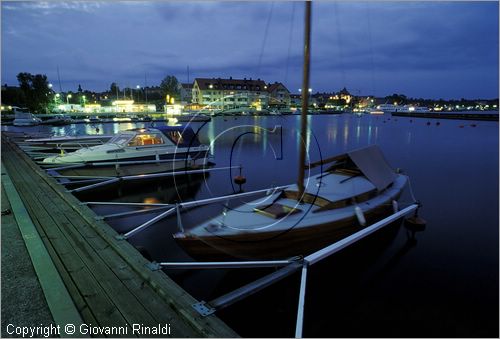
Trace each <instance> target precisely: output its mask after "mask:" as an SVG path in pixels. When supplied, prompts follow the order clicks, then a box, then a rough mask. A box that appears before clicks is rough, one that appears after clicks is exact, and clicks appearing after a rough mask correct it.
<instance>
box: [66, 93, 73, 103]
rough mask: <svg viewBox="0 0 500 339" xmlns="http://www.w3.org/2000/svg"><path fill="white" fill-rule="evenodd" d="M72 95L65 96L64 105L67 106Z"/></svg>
mask: <svg viewBox="0 0 500 339" xmlns="http://www.w3.org/2000/svg"><path fill="white" fill-rule="evenodd" d="M71 97H72V95H71V94H68V95H66V104H67V105H69V98H71Z"/></svg>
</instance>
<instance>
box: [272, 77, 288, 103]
mask: <svg viewBox="0 0 500 339" xmlns="http://www.w3.org/2000/svg"><path fill="white" fill-rule="evenodd" d="M267 92H268V93H269V106H275V105H276V106H285V107H289V106H290V91H289V90H288V89H287V88H286V87H285V85H283V84H282V83H281V82H275V83H274V84H268V85H267Z"/></svg>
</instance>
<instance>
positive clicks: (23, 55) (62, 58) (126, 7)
mask: <svg viewBox="0 0 500 339" xmlns="http://www.w3.org/2000/svg"><path fill="white" fill-rule="evenodd" d="M1 8H2V15H1V16H2V75H1V77H2V84H5V83H7V84H9V85H17V79H16V75H17V74H18V73H19V72H30V73H36V74H38V73H42V74H46V75H47V76H48V78H49V81H50V82H51V83H53V84H54V89H56V90H59V82H58V78H57V67H59V73H60V78H61V85H62V90H63V91H69V90H72V91H76V89H77V87H78V84H81V86H82V88H83V89H89V90H95V91H104V90H107V89H109V87H110V84H111V82H116V83H118V85H119V86H120V87H125V86H130V87H135V86H136V85H141V86H143V85H144V84H145V74H146V78H147V85H149V86H152V85H159V83H160V82H161V80H162V79H163V78H164V77H165V76H166V75H169V74H172V75H175V76H176V77H177V78H178V79H179V81H181V82H187V76H188V75H187V67H188V66H189V69H190V74H189V78H190V81H193V79H194V78H196V77H221V78H223V77H229V76H232V77H233V78H244V77H246V78H253V79H256V78H260V79H263V80H265V81H266V82H274V81H279V82H283V83H284V84H285V85H286V86H287V87H288V88H289V90H290V91H291V92H292V93H298V88H300V86H301V78H302V51H303V42H302V40H303V29H304V27H303V26H304V24H303V17H304V4H303V3H302V2H274V3H272V2H165V1H151V2H148V1H135V2H133V1H127V2H117V1H106V2H80V1H74V2H62V1H55V2H11V1H2V3H1ZM498 20H499V18H498V2H313V21H312V32H313V33H312V43H311V44H312V62H311V69H312V72H311V87H312V89H313V92H316V91H320V92H323V91H325V92H329V91H338V90H340V89H341V88H342V87H344V86H345V87H347V89H348V90H349V91H350V92H351V93H353V94H355V95H358V94H362V95H371V94H374V95H377V96H386V95H390V94H392V93H402V94H405V95H407V96H410V97H424V98H436V99H437V98H445V99H451V98H458V99H459V98H462V97H464V98H470V99H472V98H497V97H498V90H499V89H498V82H499V79H498V74H499V68H498V67H499V60H498V49H499V46H498V40H499V36H498V30H499V28H498V24H499V23H498Z"/></svg>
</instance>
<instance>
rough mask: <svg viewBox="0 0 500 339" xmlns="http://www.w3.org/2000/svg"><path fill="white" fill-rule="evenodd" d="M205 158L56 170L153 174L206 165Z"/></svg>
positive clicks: (82, 173)
mask: <svg viewBox="0 0 500 339" xmlns="http://www.w3.org/2000/svg"><path fill="white" fill-rule="evenodd" d="M207 164H208V159H207V158H199V159H196V160H193V159H190V160H187V161H186V159H178V160H171V161H165V162H150V163H144V164H110V165H99V164H98V163H96V164H87V165H86V166H84V167H76V168H67V169H64V168H61V169H58V170H57V172H58V173H59V174H61V175H67V176H111V177H122V176H129V175H142V174H155V173H162V172H171V171H178V170H183V169H191V168H197V167H201V166H206V165H207Z"/></svg>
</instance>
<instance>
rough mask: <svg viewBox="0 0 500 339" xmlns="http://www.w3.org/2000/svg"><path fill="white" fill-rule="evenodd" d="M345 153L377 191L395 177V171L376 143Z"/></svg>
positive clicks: (382, 188)
mask: <svg viewBox="0 0 500 339" xmlns="http://www.w3.org/2000/svg"><path fill="white" fill-rule="evenodd" d="M347 155H349V157H350V158H351V160H352V161H353V162H354V163H355V164H356V166H358V168H359V169H360V170H361V172H363V174H364V175H365V177H366V178H367V179H368V180H370V181H371V183H372V184H373V185H375V187H376V188H377V190H378V191H382V190H384V189H385V188H386V187H387V186H389V185H390V184H391V183H392V182H394V180H395V179H396V176H397V175H396V172H395V171H394V170H393V169H392V168H391V166H389V164H388V163H387V161H386V160H385V158H384V155H383V154H382V152H381V151H380V149H379V148H378V146H376V145H371V146H368V147H365V148H360V149H357V150H354V151H351V152H348V153H347Z"/></svg>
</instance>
